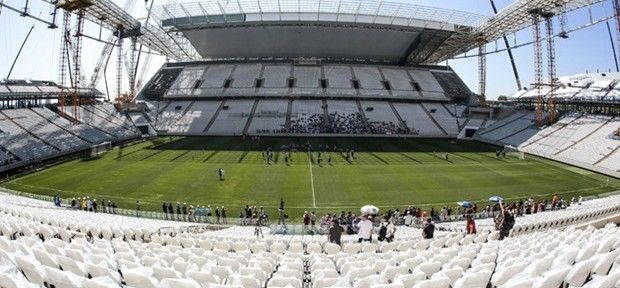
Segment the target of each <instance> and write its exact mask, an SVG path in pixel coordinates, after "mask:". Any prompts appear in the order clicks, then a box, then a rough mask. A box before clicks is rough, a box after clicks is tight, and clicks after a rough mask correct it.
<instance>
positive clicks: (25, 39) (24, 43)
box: [6, 24, 34, 79]
mask: <svg viewBox="0 0 620 288" xmlns="http://www.w3.org/2000/svg"><path fill="white" fill-rule="evenodd" d="M33 29H34V24H32V26H31V27H30V30H28V34H26V38H24V42H22V46H20V47H19V51H17V55H15V59H14V60H13V64H12V65H11V69H9V74H8V75H6V79H11V73H12V72H13V68H15V63H17V59H19V55H21V54H22V50H23V49H24V45H26V42H27V41H28V38H30V33H32V30H33Z"/></svg>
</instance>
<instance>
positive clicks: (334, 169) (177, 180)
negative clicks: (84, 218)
mask: <svg viewBox="0 0 620 288" xmlns="http://www.w3.org/2000/svg"><path fill="white" fill-rule="evenodd" d="M293 143H295V144H300V145H303V144H307V143H309V144H310V145H311V146H312V147H313V150H314V151H316V150H318V147H319V146H322V147H324V146H325V145H327V146H329V147H330V148H329V149H328V151H330V152H327V153H326V152H323V153H322V157H321V159H322V162H321V164H320V165H319V163H318V154H317V152H311V153H308V152H301V151H300V152H293V153H291V161H290V163H289V165H287V164H286V162H285V159H284V153H282V152H280V147H281V146H282V145H290V144H293ZM334 145H337V147H338V149H345V150H349V149H353V150H354V151H355V152H354V153H355V158H354V159H353V160H351V161H349V159H347V157H346V156H345V155H343V154H341V153H339V152H333V146H334ZM269 147H271V149H272V150H273V152H274V153H273V154H274V163H272V164H268V163H267V162H266V161H265V160H264V158H263V154H264V152H265V150H266V149H268V148H269ZM496 149H497V147H494V146H490V145H486V144H482V143H478V142H469V141H459V142H458V143H456V142H454V141H453V140H438V139H396V138H389V139H369V138H277V137H274V138H260V139H249V138H248V139H245V140H243V139H241V138H239V137H159V138H154V139H150V140H142V141H138V142H135V143H133V144H129V145H125V146H122V147H116V148H115V149H114V150H112V151H111V152H109V153H107V154H104V155H103V156H101V157H100V158H98V159H74V160H70V161H67V162H64V163H60V164H57V165H54V166H51V167H49V168H46V169H43V170H40V171H37V172H33V173H30V174H28V175H24V176H22V177H18V178H16V179H12V180H10V181H7V182H4V183H2V184H1V185H2V186H4V187H6V188H10V189H14V190H19V191H24V192H30V193H38V194H46V195H55V194H59V195H60V196H61V197H62V198H70V197H77V196H84V195H89V196H90V197H91V198H96V199H98V200H99V201H101V199H105V200H112V201H115V202H116V203H117V204H118V205H119V207H123V208H135V201H136V200H140V202H142V209H144V210H154V211H160V210H161V204H162V202H164V201H165V202H174V203H176V202H181V203H184V202H186V203H188V205H190V204H192V205H205V206H206V205H211V207H212V208H215V207H216V206H222V205H224V206H226V208H227V209H228V216H229V217H237V216H238V215H239V212H240V211H241V209H242V207H244V206H245V205H246V204H249V205H256V206H257V207H258V206H262V207H265V208H266V209H267V210H268V212H269V215H270V216H271V219H274V218H276V209H277V207H278V204H279V200H280V198H283V199H284V201H285V202H286V210H287V213H288V214H289V215H290V216H291V217H298V216H300V215H301V214H302V213H303V212H304V211H305V210H307V211H316V212H317V213H324V212H339V211H342V210H344V211H353V212H354V213H355V212H358V211H359V207H361V206H363V205H366V204H372V205H376V206H379V207H380V208H382V209H387V208H389V209H395V208H401V209H402V208H404V207H406V206H408V205H415V206H422V207H426V208H427V209H430V207H441V206H443V205H452V206H454V205H455V202H456V201H461V200H468V201H473V202H476V203H478V205H479V206H482V207H484V206H486V205H487V204H488V202H487V200H486V199H488V198H489V197H490V196H492V195H501V196H503V197H504V198H508V199H524V198H530V197H531V198H535V199H549V198H550V195H551V194H553V193H558V194H560V195H561V196H563V197H564V198H565V199H570V198H571V197H573V196H579V195H583V196H586V195H595V194H600V193H604V192H610V191H616V190H620V180H618V179H615V178H611V177H607V176H604V175H600V174H596V173H593V172H590V171H587V170H583V169H580V168H576V167H572V166H568V165H564V164H560V163H557V162H553V161H550V160H545V159H540V158H535V157H529V156H526V158H525V159H524V160H522V159H519V158H517V157H514V156H507V157H506V158H501V157H500V158H498V157H496V156H495V150H496ZM328 155H329V156H328ZM446 155H447V159H446ZM328 157H331V164H328V163H327V158H328ZM219 168H222V169H224V170H225V180H224V181H220V180H219V177H218V169H219Z"/></svg>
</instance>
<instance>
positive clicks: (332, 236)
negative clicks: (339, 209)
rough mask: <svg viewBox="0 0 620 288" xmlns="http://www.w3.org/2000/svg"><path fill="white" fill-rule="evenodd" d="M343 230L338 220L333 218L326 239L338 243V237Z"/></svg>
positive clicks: (339, 237)
mask: <svg viewBox="0 0 620 288" xmlns="http://www.w3.org/2000/svg"><path fill="white" fill-rule="evenodd" d="M343 232H344V228H342V226H340V224H339V223H338V220H336V219H333V220H332V222H331V226H330V227H329V231H328V232H327V241H329V242H330V243H336V244H338V245H340V239H341V237H342V233H343Z"/></svg>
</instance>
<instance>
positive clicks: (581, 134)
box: [475, 111, 620, 175]
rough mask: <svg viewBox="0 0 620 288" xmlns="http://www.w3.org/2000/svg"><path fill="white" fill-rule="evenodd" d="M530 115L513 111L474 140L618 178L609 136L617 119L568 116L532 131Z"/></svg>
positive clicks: (618, 156)
mask: <svg viewBox="0 0 620 288" xmlns="http://www.w3.org/2000/svg"><path fill="white" fill-rule="evenodd" d="M534 119H535V115H534V112H527V111H523V112H522V111H516V112H515V113H513V114H512V115H510V116H509V117H506V118H504V119H501V120H498V121H497V122H495V123H494V124H493V125H491V126H488V127H486V128H484V129H480V130H479V131H478V133H477V135H476V137H475V138H476V139H478V140H481V141H484V142H489V143H493V144H497V145H500V146H503V145H511V146H514V147H518V148H519V150H520V151H524V152H526V153H530V154H533V155H538V156H542V157H545V158H550V159H555V160H558V161H562V162H567V163H570V164H573V165H577V166H582V167H585V168H588V169H602V170H601V172H604V173H610V174H611V175H620V174H618V173H619V172H620V149H619V147H620V144H619V143H618V140H616V139H615V138H614V136H613V133H614V132H615V131H617V129H618V127H619V125H620V119H618V118H617V117H612V116H603V115H589V114H584V113H570V114H567V115H565V116H563V117H562V118H561V119H560V120H559V121H558V122H556V123H555V124H553V125H550V126H548V127H543V128H542V129H541V128H537V127H535V123H534V122H535V121H534ZM614 173H615V174H614Z"/></svg>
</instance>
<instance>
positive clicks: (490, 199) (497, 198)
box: [489, 196, 504, 202]
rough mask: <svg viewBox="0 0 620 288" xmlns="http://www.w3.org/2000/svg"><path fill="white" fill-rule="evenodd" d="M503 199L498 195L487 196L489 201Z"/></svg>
mask: <svg viewBox="0 0 620 288" xmlns="http://www.w3.org/2000/svg"><path fill="white" fill-rule="evenodd" d="M502 200H504V198H502V197H500V196H492V197H491V198H489V201H491V202H499V201H502Z"/></svg>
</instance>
